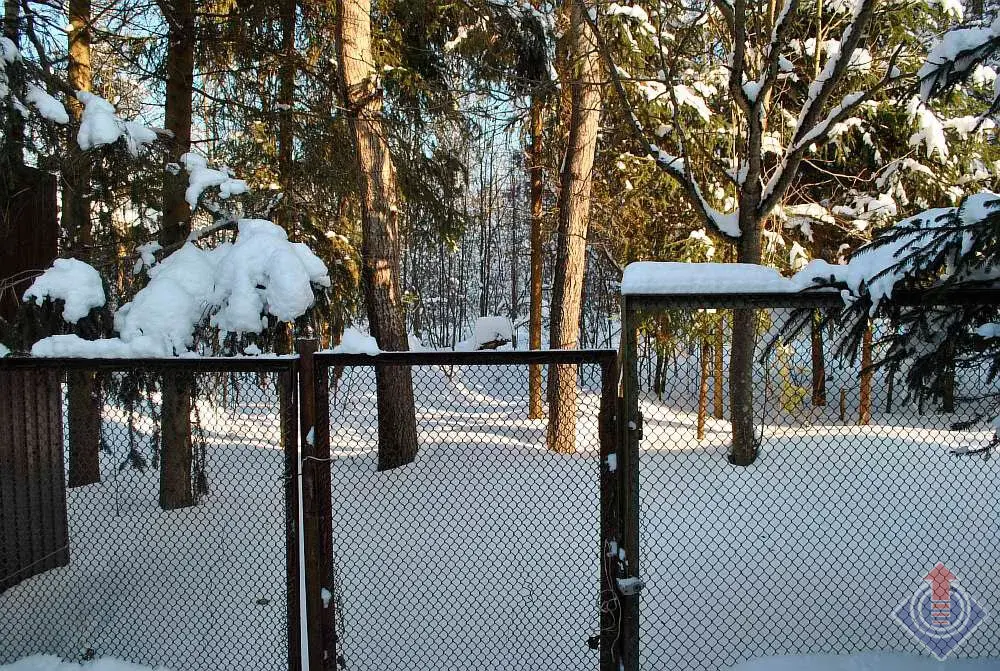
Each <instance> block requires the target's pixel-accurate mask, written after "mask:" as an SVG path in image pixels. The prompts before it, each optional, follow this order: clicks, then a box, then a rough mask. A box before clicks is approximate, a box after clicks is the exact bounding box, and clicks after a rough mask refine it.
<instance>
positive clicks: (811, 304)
mask: <svg viewBox="0 0 1000 671" xmlns="http://www.w3.org/2000/svg"><path fill="white" fill-rule="evenodd" d="M887 300H888V301H889V302H891V303H893V304H895V305H898V306H902V307H918V306H927V307H932V306H934V305H947V304H955V305H975V304H988V303H993V304H1000V289H995V288H990V287H983V288H980V289H977V290H976V291H968V290H966V291H950V290H948V289H935V288H928V289H926V290H916V289H899V290H896V291H894V292H893V294H892V297H891V298H890V299H887ZM788 308H792V309H794V308H813V309H825V310H841V309H843V308H844V298H843V297H842V296H841V293H840V291H839V290H837V289H829V288H819V287H817V288H808V289H803V290H801V291H798V292H718V293H655V294H654V293H640V292H637V293H622V294H621V320H622V330H621V361H620V365H621V380H622V399H621V403H622V406H621V413H622V421H621V422H619V427H618V428H619V432H620V435H619V444H620V446H621V450H622V453H623V454H624V455H625V456H624V461H623V460H621V459H620V460H619V464H621V465H622V466H623V468H624V471H625V473H623V474H622V477H621V483H622V490H621V497H622V504H621V509H622V511H623V512H622V524H623V525H624V529H625V530H624V533H623V535H622V538H623V547H624V549H625V552H626V556H627V558H628V562H627V567H626V570H627V577H634V578H637V579H638V578H639V575H640V574H639V567H640V565H641V564H640V562H641V556H640V553H639V550H640V547H639V522H640V508H639V502H640V489H639V457H640V444H641V443H642V437H643V436H642V421H643V417H642V412H641V410H640V405H639V370H638V364H639V356H638V318H639V317H640V315H642V314H646V315H650V314H658V313H662V312H664V311H666V310H671V309H682V310H696V309H717V310H720V309H724V310H738V309H747V310H768V309H788ZM727 365H728V364H727ZM640 584H641V580H640ZM622 608H623V612H622V630H621V632H622V639H623V642H622V653H621V654H622V662H623V664H622V668H623V669H624V671H638V670H639V650H640V646H639V643H640V641H639V633H640V619H641V616H640V612H639V610H640V609H639V597H638V595H632V596H626V597H624V598H623V606H622Z"/></svg>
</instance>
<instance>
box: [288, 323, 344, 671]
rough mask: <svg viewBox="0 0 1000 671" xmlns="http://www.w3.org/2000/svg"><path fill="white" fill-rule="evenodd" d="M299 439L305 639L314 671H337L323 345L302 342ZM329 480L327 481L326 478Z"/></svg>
mask: <svg viewBox="0 0 1000 671" xmlns="http://www.w3.org/2000/svg"><path fill="white" fill-rule="evenodd" d="M295 349H296V352H297V353H298V355H299V435H300V439H301V442H300V445H301V449H302V534H303V548H304V564H305V590H306V593H305V601H306V639H307V646H308V649H309V651H308V655H307V656H308V659H309V669H310V671H326V670H327V669H333V668H334V664H335V663H336V656H335V654H334V655H330V654H329V653H330V650H328V647H327V641H326V640H325V639H326V636H325V635H324V634H325V632H326V630H327V628H326V626H325V619H326V616H327V614H326V613H325V612H324V611H325V610H326V609H324V607H323V601H324V599H323V589H324V585H325V584H326V581H327V576H328V575H329V573H330V570H329V563H328V562H329V559H330V556H329V555H328V554H326V552H324V549H325V546H326V539H331V538H332V530H331V514H330V466H329V457H330V450H329V444H327V446H326V450H325V453H324V452H323V451H322V450H321V449H317V448H319V447H320V446H318V445H317V444H316V440H315V436H316V428H315V427H316V362H315V358H314V355H315V354H316V350H317V349H319V341H318V340H317V339H316V338H314V337H311V334H309V335H308V336H307V337H304V338H299V339H297V340H296V343H295ZM324 476H325V477H324Z"/></svg>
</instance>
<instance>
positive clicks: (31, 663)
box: [0, 655, 169, 671]
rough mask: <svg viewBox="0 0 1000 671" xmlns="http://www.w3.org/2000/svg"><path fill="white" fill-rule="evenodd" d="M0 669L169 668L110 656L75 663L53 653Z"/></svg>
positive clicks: (105, 670)
mask: <svg viewBox="0 0 1000 671" xmlns="http://www.w3.org/2000/svg"><path fill="white" fill-rule="evenodd" d="M0 671H169V669H167V668H166V667H165V666H157V667H156V668H152V667H148V666H141V665H139V664H132V663H131V662H123V661H121V660H119V659H114V658H112V657H104V658H103V659H95V660H93V661H90V662H84V663H83V664H77V663H76V662H64V661H62V660H61V659H60V658H58V657H56V656H55V655H32V656H31V657H25V658H24V659H19V660H18V661H16V662H14V663H13V664H4V665H0Z"/></svg>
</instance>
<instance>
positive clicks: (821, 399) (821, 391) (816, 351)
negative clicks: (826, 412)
mask: <svg viewBox="0 0 1000 671" xmlns="http://www.w3.org/2000/svg"><path fill="white" fill-rule="evenodd" d="M809 335H810V338H809V340H810V346H811V349H812V404H813V405H814V406H816V407H820V406H824V405H826V362H825V359H824V356H823V316H822V314H821V313H820V311H819V310H815V311H813V316H812V321H811V322H810V326H809Z"/></svg>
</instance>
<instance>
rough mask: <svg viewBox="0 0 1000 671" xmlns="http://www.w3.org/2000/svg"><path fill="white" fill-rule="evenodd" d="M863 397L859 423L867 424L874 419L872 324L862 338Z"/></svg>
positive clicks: (860, 401)
mask: <svg viewBox="0 0 1000 671" xmlns="http://www.w3.org/2000/svg"><path fill="white" fill-rule="evenodd" d="M860 396H861V398H860V399H859V403H858V424H859V425H861V426H867V425H868V424H870V423H871V419H872V325H871V324H870V323H869V324H868V325H867V326H866V327H865V333H864V336H863V337H862V340H861V394H860Z"/></svg>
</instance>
